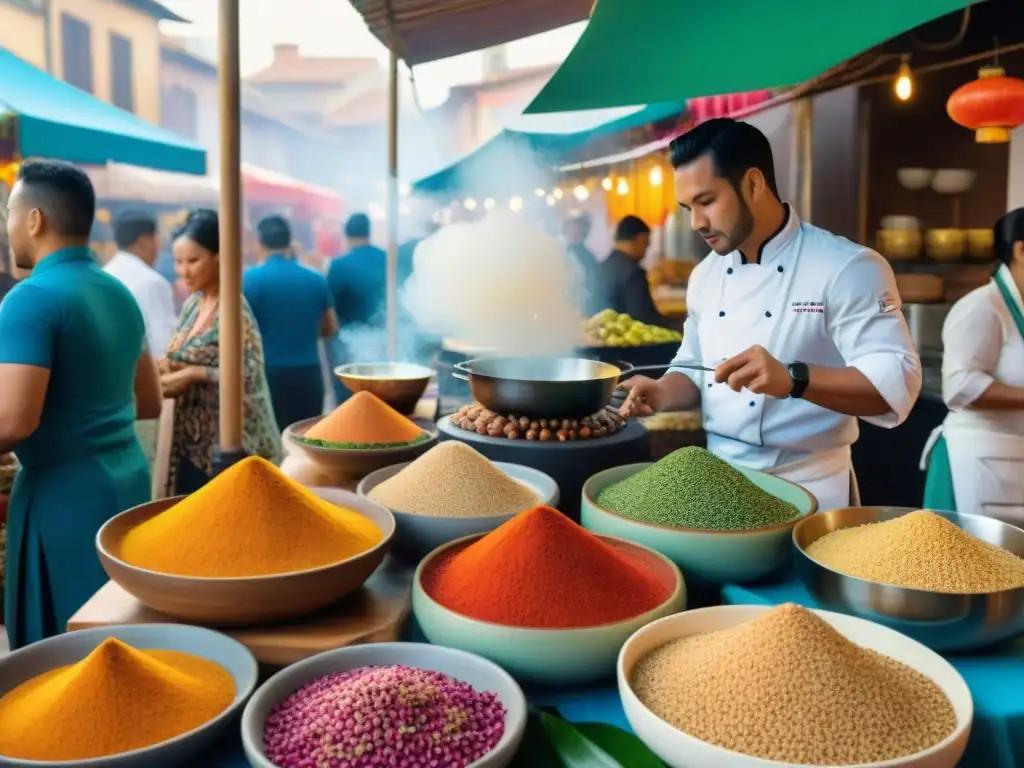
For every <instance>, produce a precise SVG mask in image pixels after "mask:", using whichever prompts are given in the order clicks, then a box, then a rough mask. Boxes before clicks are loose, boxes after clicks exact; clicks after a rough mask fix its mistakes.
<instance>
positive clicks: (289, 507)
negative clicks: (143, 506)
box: [119, 457, 384, 578]
mask: <svg viewBox="0 0 1024 768" xmlns="http://www.w3.org/2000/svg"><path fill="white" fill-rule="evenodd" d="M383 538H384V536H383V534H382V533H381V532H380V530H379V529H378V528H377V526H376V525H374V524H373V522H372V521H370V520H369V519H367V518H365V517H363V516H362V515H360V514H359V513H357V512H353V511H352V510H350V509H344V508H342V507H338V506H336V505H334V504H331V503H330V502H327V501H324V500H323V499H321V498H320V497H319V496H317V495H316V494H315V493H312V492H311V491H309V490H307V489H306V488H304V487H302V486H301V485H299V484H298V483H296V482H294V481H293V480H291V479H290V478H288V477H286V476H285V475H284V474H282V473H281V471H280V470H279V469H278V468H277V467H275V466H274V465H273V464H271V463H270V462H268V461H266V460H264V459H261V458H258V457H253V458H248V459H245V460H244V461H241V462H239V463H238V464H236V465H235V466H233V467H231V468H230V469H228V470H227V471H225V472H224V473H223V474H220V475H218V476H217V477H215V478H214V479H213V480H211V481H210V482H209V483H207V484H206V486H204V487H203V488H201V489H200V490H198V491H196V492H195V493H193V494H192V495H191V496H188V497H186V498H184V499H182V500H181V501H180V502H178V503H177V504H175V505H174V506H173V507H170V508H169V509H167V510H165V511H164V512H161V513H160V514H159V515H157V516H156V517H152V518H150V519H149V520H147V521H146V522H144V523H142V524H141V525H138V526H136V527H135V528H133V529H131V530H130V531H128V533H127V534H126V535H125V537H124V539H123V540H122V541H121V545H120V552H119V556H120V558H121V559H122V560H124V561H125V562H126V563H129V564H130V565H134V566H137V567H139V568H145V569H147V570H150V571H156V572H158V573H169V574H176V575H179V576H202V577H213V578H238V577H247V576H268V575H273V574H281V573H293V572H295V571H306V570H310V569H312V568H320V567H322V566H325V565H331V564H332V563H337V562H339V561H341V560H346V559H348V558H350V557H355V556H356V555H359V554H361V553H363V552H366V551H367V550H369V549H372V548H373V547H375V546H376V545H377V544H379V543H380V542H381V540H382V539H383Z"/></svg>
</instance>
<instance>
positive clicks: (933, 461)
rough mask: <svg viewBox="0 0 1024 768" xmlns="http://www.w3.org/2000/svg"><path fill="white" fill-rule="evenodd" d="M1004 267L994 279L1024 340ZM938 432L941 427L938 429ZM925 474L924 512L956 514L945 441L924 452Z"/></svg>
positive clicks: (1022, 324) (1021, 315)
mask: <svg viewBox="0 0 1024 768" xmlns="http://www.w3.org/2000/svg"><path fill="white" fill-rule="evenodd" d="M1005 270H1006V268H1005V267H1003V266H1000V267H999V269H997V270H996V273H995V275H994V277H993V280H995V284H996V287H997V288H999V294H1000V296H1002V297H1003V301H1004V302H1005V303H1006V308H1007V309H1008V310H1009V312H1010V317H1011V318H1013V324H1014V325H1015V326H1016V327H1017V331H1018V332H1019V333H1020V334H1021V336H1022V337H1024V313H1022V312H1021V310H1020V307H1019V306H1018V305H1017V302H1016V301H1015V300H1014V297H1013V293H1012V292H1011V290H1010V288H1009V287H1008V285H1007V281H1008V280H1010V279H1011V278H1010V277H1009V276H1008V275H1007V274H1005ZM940 429H941V427H940ZM926 454H927V462H928V474H927V475H926V476H925V484H924V506H925V508H926V509H939V510H946V511H949V512H956V511H957V510H956V494H955V492H954V488H953V472H952V470H951V469H950V463H949V449H948V448H947V447H946V438H945V437H943V436H940V437H939V438H938V439H937V440H936V441H935V443H934V445H932V447H931V450H927V449H926Z"/></svg>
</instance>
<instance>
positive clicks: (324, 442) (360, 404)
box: [301, 391, 429, 448]
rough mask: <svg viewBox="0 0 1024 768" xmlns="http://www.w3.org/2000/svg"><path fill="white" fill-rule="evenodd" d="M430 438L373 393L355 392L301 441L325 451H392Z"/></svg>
mask: <svg viewBox="0 0 1024 768" xmlns="http://www.w3.org/2000/svg"><path fill="white" fill-rule="evenodd" d="M427 437H429V435H427V433H426V432H424V431H423V430H422V429H420V428H419V427H418V426H416V424H414V423H413V422H412V421H410V420H409V419H407V418H406V417H405V416H403V415H402V414H400V413H399V412H398V411H396V410H395V409H394V408H392V407H391V406H390V405H388V404H387V403H385V402H384V401H383V400H381V399H380V398H379V397H377V396H376V395H374V394H373V393H371V392H366V391H363V392H356V393H355V394H354V395H352V397H350V398H349V399H348V400H346V401H345V402H344V403H342V404H341V405H339V406H338V407H337V408H335V409H334V410H333V411H331V412H330V413H329V414H327V415H326V416H324V417H323V418H322V419H320V421H318V422H317V423H316V424H314V425H313V426H312V427H310V428H309V429H308V430H306V432H305V434H303V435H302V436H301V439H302V440H304V441H306V442H311V443H314V444H316V445H320V446H322V447H325V448H385V447H387V448H393V447H397V446H400V445H414V444H416V443H421V442H423V441H424V440H426V439H427Z"/></svg>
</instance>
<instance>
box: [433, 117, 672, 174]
mask: <svg viewBox="0 0 1024 768" xmlns="http://www.w3.org/2000/svg"><path fill="white" fill-rule="evenodd" d="M685 109H686V107H685V105H684V104H680V103H676V102H669V103H663V104H647V105H641V106H636V107H613V108H610V109H591V110H585V111H579V112H557V113H551V114H540V115H520V116H519V117H517V118H516V119H515V120H513V121H511V122H510V123H509V125H508V126H507V127H506V128H505V129H504V130H503V131H502V132H501V133H499V134H498V135H497V136H495V137H494V138H493V139H491V140H490V141H488V142H486V143H484V144H482V145H480V146H479V147H477V148H476V149H475V150H473V151H472V152H470V153H469V154H468V155H465V156H464V157H462V158H461V159H460V160H458V161H456V162H454V163H452V164H451V165H449V166H447V167H445V168H442V169H441V170H439V171H436V172H435V173H432V174H431V175H429V176H426V177H425V178H422V179H420V180H419V181H417V182H416V183H415V184H413V188H414V189H415V190H416V191H417V192H422V193H425V194H437V193H440V192H451V191H454V190H459V189H464V188H469V187H479V186H480V185H481V184H486V185H487V186H488V187H491V188H492V189H495V191H497V190H496V186H497V185H498V184H500V181H501V180H500V179H495V178H493V177H494V176H495V175H498V176H503V175H507V173H508V168H509V167H510V166H520V167H519V168H518V170H519V171H520V172H522V170H523V169H522V168H521V166H522V165H524V164H527V165H529V164H536V165H538V166H539V165H545V164H546V165H549V166H555V165H557V164H558V161H559V159H560V156H562V155H564V154H565V153H567V152H570V151H572V150H575V149H578V148H579V147H581V146H582V145H583V144H585V143H586V142H588V141H594V140H596V139H600V138H603V137H607V136H613V135H615V134H617V133H623V132H625V131H628V130H631V129H633V128H638V127H640V126H643V125H648V124H649V123H655V122H658V121H659V120H664V119H666V118H670V117H673V116H675V115H679V114H681V113H682V112H684V111H685ZM492 171H493V173H492ZM517 175H518V174H517ZM520 181H521V180H520ZM473 191H477V192H479V191H481V190H479V189H477V190H473Z"/></svg>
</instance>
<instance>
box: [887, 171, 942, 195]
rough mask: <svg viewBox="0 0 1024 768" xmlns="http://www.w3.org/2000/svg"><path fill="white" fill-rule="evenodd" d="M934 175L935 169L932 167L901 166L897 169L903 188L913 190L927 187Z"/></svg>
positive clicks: (897, 175) (897, 176)
mask: <svg viewBox="0 0 1024 768" xmlns="http://www.w3.org/2000/svg"><path fill="white" fill-rule="evenodd" d="M934 176H935V171H933V170H932V169H931V168H900V169H899V170H898V171H896V178H898V179H899V180H900V184H902V185H903V188H904V189H909V190H911V191H912V192H917V191H918V190H920V189H924V188H925V187H927V186H928V185H929V184H930V183H931V181H932V179H933V178H934Z"/></svg>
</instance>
